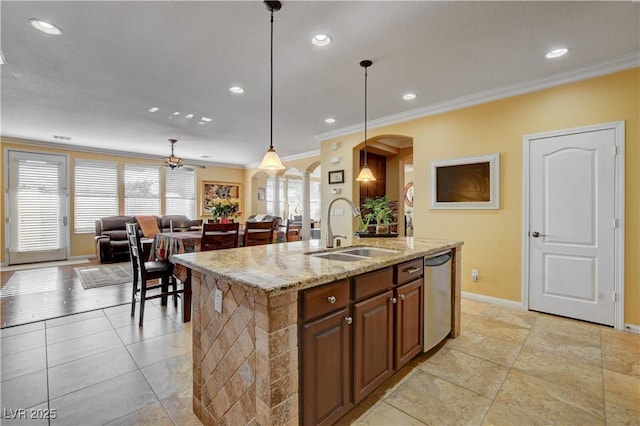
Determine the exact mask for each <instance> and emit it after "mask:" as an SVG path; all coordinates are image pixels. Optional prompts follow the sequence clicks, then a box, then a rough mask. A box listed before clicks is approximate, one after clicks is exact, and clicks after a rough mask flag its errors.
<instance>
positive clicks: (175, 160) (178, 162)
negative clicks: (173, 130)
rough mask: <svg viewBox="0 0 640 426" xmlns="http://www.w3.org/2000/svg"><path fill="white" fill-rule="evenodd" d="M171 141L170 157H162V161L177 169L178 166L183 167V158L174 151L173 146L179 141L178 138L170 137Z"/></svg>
mask: <svg viewBox="0 0 640 426" xmlns="http://www.w3.org/2000/svg"><path fill="white" fill-rule="evenodd" d="M169 142H170V143H171V155H169V156H168V157H164V158H163V159H162V161H164V165H165V166H167V167H169V168H171V169H175V168H176V167H182V163H183V161H182V158H179V157H176V156H175V154H174V153H173V147H174V146H175V144H176V142H178V140H177V139H169Z"/></svg>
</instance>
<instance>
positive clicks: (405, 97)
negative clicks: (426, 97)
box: [402, 93, 416, 101]
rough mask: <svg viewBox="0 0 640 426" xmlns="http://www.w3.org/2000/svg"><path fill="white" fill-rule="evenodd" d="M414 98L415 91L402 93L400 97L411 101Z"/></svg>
mask: <svg viewBox="0 0 640 426" xmlns="http://www.w3.org/2000/svg"><path fill="white" fill-rule="evenodd" d="M415 98H416V94H415V93H407V94H405V95H402V99H404V100H405V101H412V100H414V99H415Z"/></svg>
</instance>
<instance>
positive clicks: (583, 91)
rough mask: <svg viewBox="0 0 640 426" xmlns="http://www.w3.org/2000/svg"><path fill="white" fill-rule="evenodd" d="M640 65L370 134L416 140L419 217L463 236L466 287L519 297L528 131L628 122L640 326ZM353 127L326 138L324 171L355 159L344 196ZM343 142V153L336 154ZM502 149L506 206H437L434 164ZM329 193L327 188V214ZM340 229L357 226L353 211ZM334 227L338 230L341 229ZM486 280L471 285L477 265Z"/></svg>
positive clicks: (629, 233)
mask: <svg viewBox="0 0 640 426" xmlns="http://www.w3.org/2000/svg"><path fill="white" fill-rule="evenodd" d="M639 82H640V69H638V68H636V69H632V70H626V71H622V72H618V73H614V74H610V75H606V76H603V77H598V78H593V79H589V80H584V81H580V82H575V83H570V84H566V85H563V86H559V87H555V88H551V89H545V90H541V91H538V92H534V93H530V94H525V95H521V96H515V97H512V98H508V99H503V100H499V101H494V102H490V103H486V104H482V105H478V106H474V107H469V108H464V109H461V110H457V111H452V112H447V113H442V114H439V115H434V116H431V117H424V118H421V119H416V120H413V121H409V122H405V123H400V124H396V125H392V126H387V127H383V128H378V129H372V130H371V131H370V135H371V137H375V136H378V135H381V134H395V135H404V136H408V137H411V138H413V158H414V161H413V164H414V174H415V181H414V209H413V210H414V217H415V235H416V236H418V237H433V238H451V239H460V240H464V242H465V244H464V247H463V254H464V255H463V264H462V284H463V291H467V292H472V293H478V294H482V295H486V296H491V297H496V298H502V299H507V300H512V301H521V285H522V278H521V271H522V266H521V265H522V259H521V252H522V183H523V182H522V155H523V153H522V145H523V142H522V138H523V136H524V135H528V134H533V133H541V132H547V131H552V130H559V129H567V128H572V127H579V126H587V125H592V124H599V123H606V122H612V121H620V120H624V121H625V123H626V135H625V137H626V145H625V150H626V153H625V155H626V162H625V173H626V175H625V203H626V204H625V206H626V208H625V222H626V223H625V225H626V232H625V271H624V272H625V322H626V323H630V324H640V261H639V259H640V242H639V241H640V238H639V236H640V146H639V139H640V95H639V92H640V84H639ZM361 138H362V135H361V134H355V135H349V136H345V137H340V138H335V139H331V140H326V141H323V142H322V147H321V156H322V165H323V170H324V167H325V166H326V170H329V169H330V163H329V158H330V157H331V156H334V155H340V156H341V157H343V158H345V159H348V158H351V159H352V161H348V160H347V161H345V163H349V164H350V165H351V170H345V179H346V181H347V182H352V184H351V185H345V188H348V191H345V194H346V195H348V196H349V197H351V198H353V195H354V194H357V185H355V183H353V182H354V176H353V170H354V169H357V162H356V159H355V158H353V155H352V154H351V150H352V148H353V147H354V146H356V145H358V144H359V143H361V142H362V139H361ZM336 142H339V143H340V152H339V153H336V152H335V151H332V149H331V146H332V144H333V143H336ZM492 152H499V153H500V168H501V170H500V181H501V208H500V209H499V210H489V211H483V210H461V211H452V210H431V209H430V208H429V191H430V189H429V181H430V162H431V161H434V160H441V159H448V158H456V157H466V156H471V155H480V154H486V153H492ZM330 199H331V195H330V194H329V193H328V189H327V188H324V189H323V211H324V210H325V209H326V205H327V203H328V201H329V200H330ZM340 219H341V220H338V219H332V225H333V224H334V223H335V225H334V226H333V228H337V229H338V230H340V231H341V232H350V231H351V230H350V229H347V228H348V227H349V225H350V223H349V221H348V220H347V219H346V218H340ZM334 232H336V230H335V229H334ZM472 268H475V269H479V272H480V280H479V281H478V282H475V283H474V282H471V279H470V275H471V269H472Z"/></svg>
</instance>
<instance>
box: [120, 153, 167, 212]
mask: <svg viewBox="0 0 640 426" xmlns="http://www.w3.org/2000/svg"><path fill="white" fill-rule="evenodd" d="M124 214H125V215H130V216H133V215H136V214H154V215H159V214H160V168H159V167H157V166H147V165H140V164H125V165H124Z"/></svg>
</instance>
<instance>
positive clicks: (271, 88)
mask: <svg viewBox="0 0 640 426" xmlns="http://www.w3.org/2000/svg"><path fill="white" fill-rule="evenodd" d="M270 90H271V108H270V110H271V112H270V117H269V150H273V7H272V8H271V86H270Z"/></svg>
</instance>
